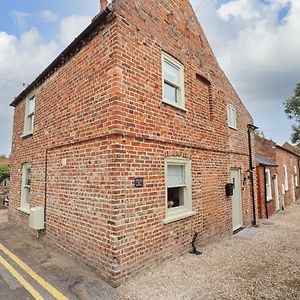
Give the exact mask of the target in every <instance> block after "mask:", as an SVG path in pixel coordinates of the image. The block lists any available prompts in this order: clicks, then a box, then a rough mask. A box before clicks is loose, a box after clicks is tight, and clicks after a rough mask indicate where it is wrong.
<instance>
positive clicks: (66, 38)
mask: <svg viewBox="0 0 300 300" xmlns="http://www.w3.org/2000/svg"><path fill="white" fill-rule="evenodd" d="M90 23H91V18H90V17H87V16H76V15H73V16H70V17H67V18H65V19H63V20H62V21H61V23H60V41H61V42H62V44H64V45H67V44H69V43H71V42H72V41H73V40H74V38H75V37H76V36H77V35H78V34H79V33H80V32H81V31H82V30H83V28H85V27H86V26H87V25H89V24H90Z"/></svg>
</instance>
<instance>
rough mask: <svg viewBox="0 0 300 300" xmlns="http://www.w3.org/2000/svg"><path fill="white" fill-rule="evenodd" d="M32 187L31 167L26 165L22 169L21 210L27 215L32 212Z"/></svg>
mask: <svg viewBox="0 0 300 300" xmlns="http://www.w3.org/2000/svg"><path fill="white" fill-rule="evenodd" d="M30 185H31V166H30V165H29V164H24V165H23V167H22V189H21V207H20V208H21V210H22V211H24V212H25V213H29V211H30Z"/></svg>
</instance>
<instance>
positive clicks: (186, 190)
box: [165, 157, 194, 222]
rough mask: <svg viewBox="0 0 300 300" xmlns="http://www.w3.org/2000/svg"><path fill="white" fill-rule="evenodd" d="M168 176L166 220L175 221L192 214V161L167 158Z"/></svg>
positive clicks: (166, 171)
mask: <svg viewBox="0 0 300 300" xmlns="http://www.w3.org/2000/svg"><path fill="white" fill-rule="evenodd" d="M165 174H166V219H165V221H167V222H168V221H173V220H177V219H181V218H184V217H187V216H191V215H193V214H194V213H193V212H192V183H191V160H189V159H185V158H177V157H174V158H167V159H166V161H165Z"/></svg>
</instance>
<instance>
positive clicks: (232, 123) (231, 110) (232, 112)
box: [227, 104, 237, 129]
mask: <svg viewBox="0 0 300 300" xmlns="http://www.w3.org/2000/svg"><path fill="white" fill-rule="evenodd" d="M227 122H228V127H229V128H232V129H236V128H237V127H236V108H235V107H234V106H233V105H232V104H227Z"/></svg>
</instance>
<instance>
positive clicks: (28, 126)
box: [24, 92, 35, 135]
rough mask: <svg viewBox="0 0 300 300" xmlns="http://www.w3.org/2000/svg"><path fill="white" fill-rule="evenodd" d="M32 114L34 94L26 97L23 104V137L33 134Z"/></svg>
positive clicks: (33, 110)
mask: <svg viewBox="0 0 300 300" xmlns="http://www.w3.org/2000/svg"><path fill="white" fill-rule="evenodd" d="M34 112H35V93H34V92H31V93H30V94H28V96H27V97H26V103H25V120H24V135H28V134H32V133H33V126H34Z"/></svg>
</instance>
